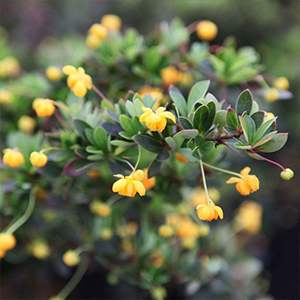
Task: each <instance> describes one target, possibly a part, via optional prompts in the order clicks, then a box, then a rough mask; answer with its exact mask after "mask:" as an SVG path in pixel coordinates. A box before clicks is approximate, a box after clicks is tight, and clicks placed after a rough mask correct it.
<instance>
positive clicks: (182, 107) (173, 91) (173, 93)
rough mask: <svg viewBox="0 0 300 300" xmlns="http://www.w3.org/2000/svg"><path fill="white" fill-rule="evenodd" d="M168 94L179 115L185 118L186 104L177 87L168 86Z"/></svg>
mask: <svg viewBox="0 0 300 300" xmlns="http://www.w3.org/2000/svg"><path fill="white" fill-rule="evenodd" d="M169 94H170V97H171V99H172V100H173V102H174V103H175V105H176V106H177V108H178V110H179V112H180V113H181V115H183V116H184V117H186V116H187V104H186V101H185V99H184V97H183V95H182V94H181V92H180V91H179V89H178V88H177V87H175V86H174V85H170V89H169Z"/></svg>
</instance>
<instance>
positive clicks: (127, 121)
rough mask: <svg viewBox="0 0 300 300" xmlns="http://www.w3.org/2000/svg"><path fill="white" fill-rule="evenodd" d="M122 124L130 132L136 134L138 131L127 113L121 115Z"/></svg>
mask: <svg viewBox="0 0 300 300" xmlns="http://www.w3.org/2000/svg"><path fill="white" fill-rule="evenodd" d="M120 124H121V126H122V128H123V129H124V130H125V131H127V132H128V133H130V134H131V135H134V134H135V133H136V130H135V128H134V126H133V124H132V121H131V119H130V118H128V117H127V116H125V115H121V116H120Z"/></svg>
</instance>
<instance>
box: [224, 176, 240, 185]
mask: <svg viewBox="0 0 300 300" xmlns="http://www.w3.org/2000/svg"><path fill="white" fill-rule="evenodd" d="M240 181H242V179H241V178H238V177H231V178H229V179H228V180H227V181H226V183H228V184H232V183H237V182H240Z"/></svg>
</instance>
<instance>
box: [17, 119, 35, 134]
mask: <svg viewBox="0 0 300 300" xmlns="http://www.w3.org/2000/svg"><path fill="white" fill-rule="evenodd" d="M18 127H19V130H21V131H23V132H26V133H32V132H33V131H34V129H35V127H36V121H35V119H34V118H32V117H29V116H22V117H21V118H20V119H19V121H18Z"/></svg>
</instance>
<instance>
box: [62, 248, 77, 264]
mask: <svg viewBox="0 0 300 300" xmlns="http://www.w3.org/2000/svg"><path fill="white" fill-rule="evenodd" d="M63 261H64V263H65V264H66V265H67V266H69V267H74V266H77V265H78V264H79V262H80V257H79V255H78V254H77V253H76V252H75V251H74V250H68V251H67V252H65V254H64V255H63Z"/></svg>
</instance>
